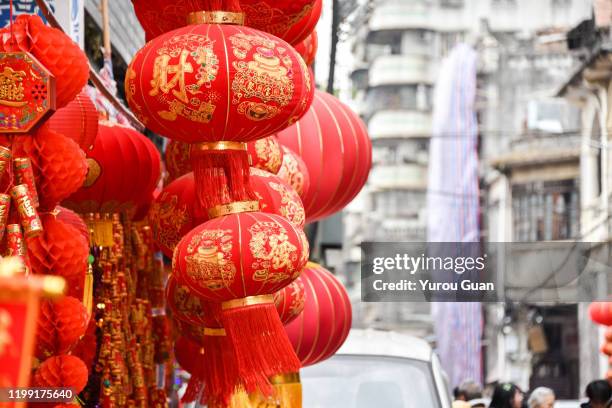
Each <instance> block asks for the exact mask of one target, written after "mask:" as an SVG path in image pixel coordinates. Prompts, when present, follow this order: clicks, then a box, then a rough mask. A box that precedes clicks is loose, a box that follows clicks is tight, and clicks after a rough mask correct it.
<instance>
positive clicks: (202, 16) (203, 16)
mask: <svg viewBox="0 0 612 408" xmlns="http://www.w3.org/2000/svg"><path fill="white" fill-rule="evenodd" d="M187 24H233V25H244V13H232V12H229V11H195V12H193V13H189V15H188V16H187Z"/></svg>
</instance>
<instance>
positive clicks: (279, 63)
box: [230, 34, 294, 121]
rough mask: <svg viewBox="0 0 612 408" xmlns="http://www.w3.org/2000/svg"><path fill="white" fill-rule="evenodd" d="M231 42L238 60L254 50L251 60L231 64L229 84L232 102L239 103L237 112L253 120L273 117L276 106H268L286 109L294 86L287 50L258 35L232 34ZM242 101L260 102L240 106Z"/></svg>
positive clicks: (290, 61)
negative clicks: (250, 99)
mask: <svg viewBox="0 0 612 408" xmlns="http://www.w3.org/2000/svg"><path fill="white" fill-rule="evenodd" d="M230 41H231V42H232V44H233V45H234V46H235V48H234V55H235V56H236V58H238V59H240V60H245V59H246V57H247V55H248V51H250V50H251V49H252V48H253V47H256V52H255V53H254V54H253V56H252V60H250V61H235V62H234V63H233V66H234V68H235V69H236V71H237V72H236V75H235V76H234V79H233V81H232V91H234V98H233V100H232V103H234V104H239V107H238V113H240V114H243V115H245V116H246V117H247V118H249V119H251V120H256V121H259V120H264V119H270V118H272V117H274V116H276V114H278V112H279V109H278V107H276V106H271V105H267V103H268V102H274V103H277V104H279V105H280V106H286V105H288V104H289V102H290V101H291V99H292V98H293V92H294V85H293V81H292V80H291V78H290V77H289V74H290V72H291V71H292V65H293V63H292V60H291V57H289V56H288V55H285V53H286V51H287V50H286V49H285V48H283V47H277V46H276V45H277V42H276V41H273V40H270V39H268V38H265V37H260V36H257V35H246V34H235V35H233V36H231V37H230ZM275 51H276V52H275ZM277 53H278V55H276V54H277ZM242 98H257V99H259V100H260V101H261V103H255V102H253V101H250V102H246V103H241V99H242Z"/></svg>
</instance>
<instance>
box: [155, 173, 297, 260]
mask: <svg viewBox="0 0 612 408" xmlns="http://www.w3.org/2000/svg"><path fill="white" fill-rule="evenodd" d="M251 186H252V187H253V190H254V192H255V195H256V196H257V198H258V200H259V204H260V208H261V210H262V211H263V212H266V213H270V214H277V215H281V216H283V217H285V218H286V219H287V220H289V221H290V222H291V223H293V224H294V225H296V226H298V227H299V228H303V227H304V222H305V214H304V207H303V206H302V203H301V200H300V198H299V197H298V196H297V194H296V193H295V191H294V190H293V189H292V188H291V187H289V186H288V185H287V184H286V183H285V182H284V181H282V180H281V179H280V178H279V177H277V176H275V175H273V174H270V173H268V172H265V171H263V170H258V169H255V168H251ZM150 218H151V224H152V227H153V236H154V238H155V241H156V242H157V245H158V246H159V248H160V249H161V250H162V252H164V254H166V256H169V257H170V256H172V253H173V251H174V247H175V246H176V244H177V243H178V242H179V241H180V240H181V238H182V237H183V236H184V235H185V234H187V233H188V232H189V231H191V230H192V229H193V228H194V227H195V226H197V225H199V224H201V223H203V222H205V221H207V220H208V218H209V217H208V214H203V213H202V212H201V211H198V209H197V205H196V197H195V183H194V177H193V173H189V174H186V175H184V176H183V177H181V178H179V179H177V180H175V181H173V182H172V183H170V184H169V185H168V186H167V187H166V188H165V189H164V190H163V191H162V192H161V194H160V195H159V197H158V198H157V199H156V200H155V202H154V203H153V208H152V211H151V217H150Z"/></svg>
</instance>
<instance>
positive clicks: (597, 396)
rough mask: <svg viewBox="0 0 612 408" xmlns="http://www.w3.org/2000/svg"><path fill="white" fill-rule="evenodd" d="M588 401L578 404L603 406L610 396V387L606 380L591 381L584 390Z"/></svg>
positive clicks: (611, 395) (583, 406)
mask: <svg viewBox="0 0 612 408" xmlns="http://www.w3.org/2000/svg"><path fill="white" fill-rule="evenodd" d="M585 394H586V396H587V398H588V399H589V401H588V402H585V403H584V404H582V405H580V407H581V408H605V407H606V404H607V403H608V401H609V400H610V398H612V387H610V384H609V383H608V382H607V381H606V380H595V381H591V382H590V383H589V384H588V385H587V386H586V390H585Z"/></svg>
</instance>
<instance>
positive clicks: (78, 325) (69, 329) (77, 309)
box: [36, 296, 89, 360]
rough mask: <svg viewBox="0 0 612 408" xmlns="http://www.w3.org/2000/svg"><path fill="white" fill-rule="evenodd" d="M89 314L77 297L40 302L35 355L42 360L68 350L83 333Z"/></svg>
mask: <svg viewBox="0 0 612 408" xmlns="http://www.w3.org/2000/svg"><path fill="white" fill-rule="evenodd" d="M88 323H89V314H88V313H87V310H86V309H85V306H83V303H81V301H80V300H79V299H76V298H74V297H71V296H67V297H65V298H63V299H61V300H58V301H55V302H52V301H45V302H43V303H42V304H41V308H40V314H39V315H38V329H37V332H36V357H38V358H39V359H40V360H44V359H45V358H47V357H50V356H52V355H56V354H64V353H67V352H69V351H70V350H71V349H72V348H73V347H74V346H75V345H76V344H77V342H78V341H79V339H80V338H81V337H82V336H83V335H84V334H85V330H86V329H87V324H88Z"/></svg>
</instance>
